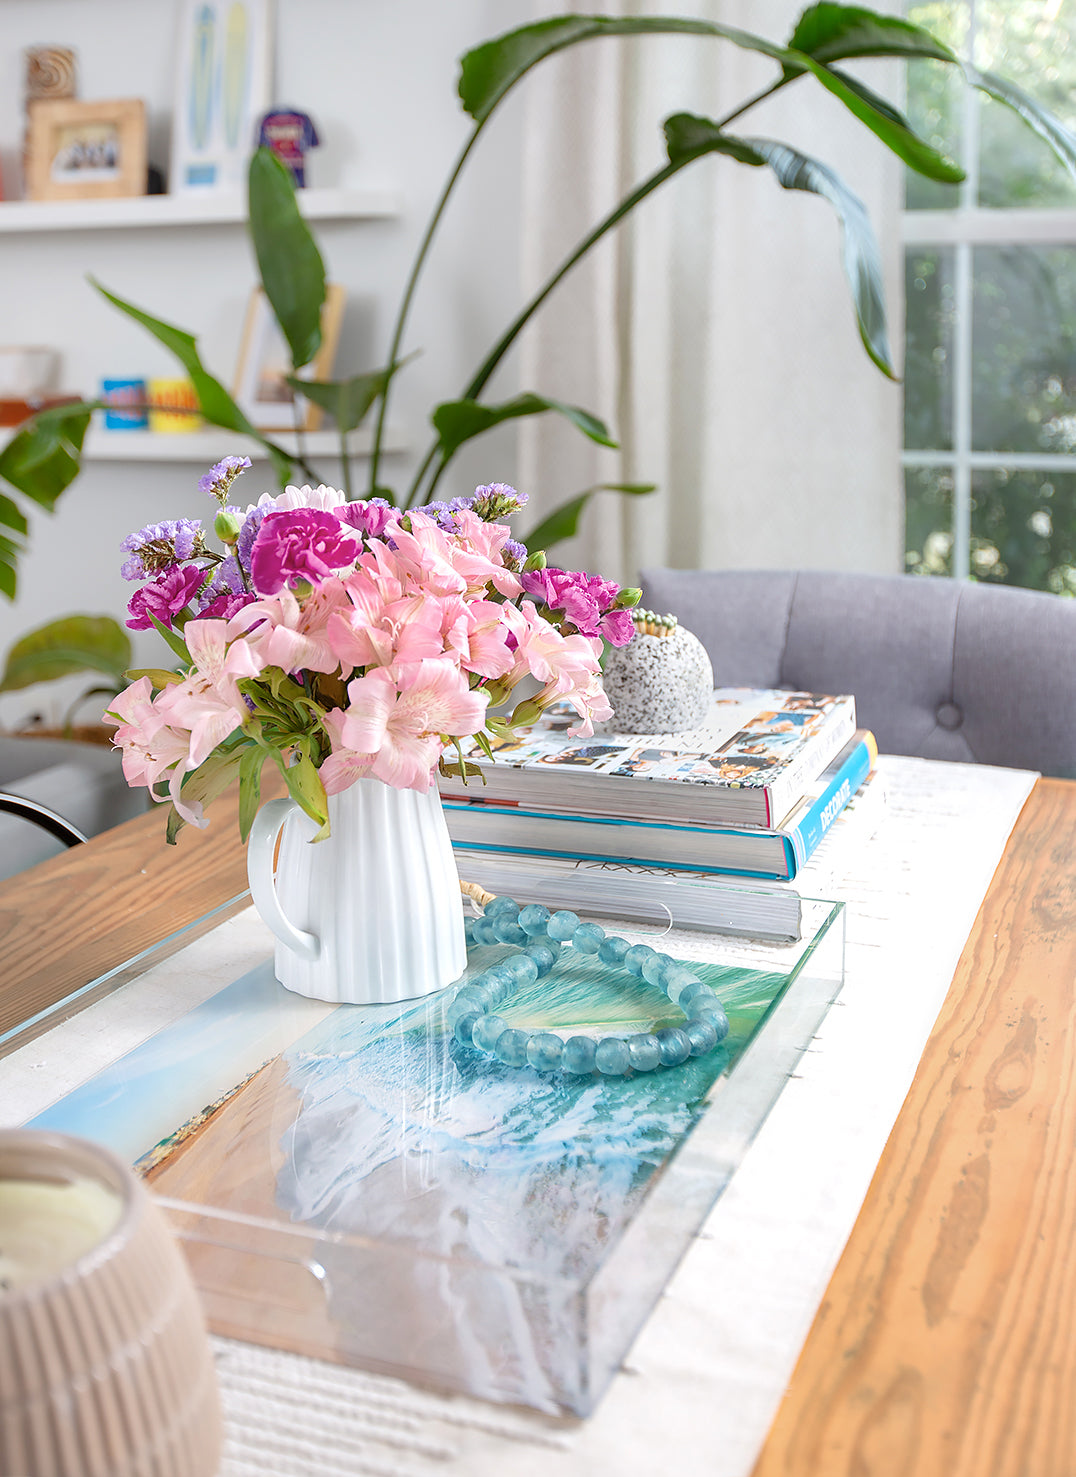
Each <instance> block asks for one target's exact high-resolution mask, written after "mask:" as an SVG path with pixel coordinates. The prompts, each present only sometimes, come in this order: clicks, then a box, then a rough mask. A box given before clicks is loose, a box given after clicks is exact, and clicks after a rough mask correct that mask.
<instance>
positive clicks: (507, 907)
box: [482, 896, 519, 919]
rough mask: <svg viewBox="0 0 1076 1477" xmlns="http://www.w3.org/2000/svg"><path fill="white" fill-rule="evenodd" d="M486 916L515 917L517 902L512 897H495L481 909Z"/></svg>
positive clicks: (517, 910)
mask: <svg viewBox="0 0 1076 1477" xmlns="http://www.w3.org/2000/svg"><path fill="white" fill-rule="evenodd" d="M482 911H483V912H484V913H485V915H486V917H487V918H491V919H492V918H501V917H504V918H517V917H518V916H519V904H518V903H517V902H516V900H515V898H514V897H504V896H502V897H495V898H493V899H492V900H491V901H490V902H488V903H487V904H486V906H485V907H484V908H483V910H482Z"/></svg>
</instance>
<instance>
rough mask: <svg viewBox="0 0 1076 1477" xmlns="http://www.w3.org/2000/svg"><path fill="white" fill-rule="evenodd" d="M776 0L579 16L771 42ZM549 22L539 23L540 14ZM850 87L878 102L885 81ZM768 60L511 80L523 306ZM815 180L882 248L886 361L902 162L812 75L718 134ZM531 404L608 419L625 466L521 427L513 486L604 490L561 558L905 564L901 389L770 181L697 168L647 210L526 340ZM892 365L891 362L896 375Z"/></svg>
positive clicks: (896, 322)
mask: <svg viewBox="0 0 1076 1477" xmlns="http://www.w3.org/2000/svg"><path fill="white" fill-rule="evenodd" d="M801 8H802V6H800V5H798V4H793V3H791V0H695V3H694V4H683V3H680V4H677V3H673V0H645V3H643V0H606V3H604V4H599V5H595V4H594V0H582V3H580V4H575V5H568V6H564V5H562V6H560V7H558V9H559V10H561V11H563V10H564V9H575V10H579V11H584V12H586V13H589V14H593V13H595V12H596V11H600V12H604V13H607V14H659V13H660V14H669V15H675V14H690V15H695V16H700V17H703V18H705V19H708V20H716V21H721V22H723V23H725V24H729V25H733V26H738V27H741V28H743V29H748V30H751V31H753V32H755V33H756V34H760V35H763V36H766V37H768V38H769V39H771V40H775V41H784V40H786V39H787V37H788V36H789V34H790V33H791V30H792V26H793V25H794V22H795V17H796V15H797V14H798V12H799V10H800V9H801ZM549 9H550V7H545V6H542V7H541V10H542V11H543V12H544V13H549ZM862 75H863V76H864V77H865V79H866V80H868V81H869V84H870V85H872V86H874V87H875V88H876V89H877V90H879V91H881V92H883V93H884V94H887V95H889V96H893V95H894V94H893V89H894V85H899V80H900V79H899V72H898V71H897V69H896V68H895V67H893V66H892V65H891V64H889V63H873V64H871V67H870V70H869V71H868V70H867V68H866V67H864V69H863V72H862ZM774 76H775V68H774V64H773V63H771V62H768V61H767V60H766V59H765V58H764V57H760V56H758V55H756V54H754V53H751V52H747V51H744V50H742V49H740V48H739V47H736V46H734V45H732V44H730V43H728V42H725V41H717V40H711V39H708V38H697V37H655V36H647V37H643V38H634V39H629V40H623V39H603V40H598V41H592V42H588V43H586V44H585V45H582V46H577V47H574V48H571V49H569V50H568V51H566V52H564V53H561V54H559V55H558V56H555V57H553V58H551V59H550V60H549V61H548V62H546V63H544V64H543V65H542V66H541V67H539V68H537V69H536V71H535V72H534V73H532V74H531V76H530V78H529V79H528V80H527V82H526V84H525V86H526V88H527V100H526V107H527V117H526V128H525V158H524V220H523V239H524V246H523V268H522V271H523V280H524V289H525V291H526V292H527V294H528V295H529V294H530V293H531V292H533V291H534V290H536V288H537V287H538V285H540V284H541V283H542V282H543V281H545V279H546V278H547V277H548V276H549V275H550V274H551V273H552V271H553V270H555V268H556V266H557V265H558V264H559V263H560V261H561V260H562V259H563V258H564V257H565V256H566V255H567V253H568V252H569V251H570V250H571V248H572V247H573V245H574V244H575V242H576V241H577V240H578V239H580V238H581V237H582V236H583V235H584V234H585V233H586V232H587V231H588V230H589V229H590V228H591V227H592V226H593V225H594V224H595V223H596V222H597V221H598V220H599V219H600V218H601V217H602V216H603V215H604V214H605V213H607V212H608V211H609V210H610V209H612V208H613V206H614V205H615V204H616V202H617V200H618V199H619V198H620V197H621V196H622V195H624V194H625V193H626V192H627V191H628V190H629V189H630V188H631V187H632V186H633V185H634V184H636V183H638V182H639V181H640V180H642V179H644V178H645V177H646V176H647V175H649V174H650V173H652V172H653V171H654V170H655V169H657V168H659V167H660V166H661V164H662V163H663V161H664V155H663V149H662V135H661V128H660V124H661V121H662V120H663V119H664V118H665V117H666V116H667V115H668V114H669V113H672V112H693V113H699V114H702V115H704V116H706V117H709V118H714V119H718V118H721V117H723V116H724V115H725V114H726V113H728V112H730V111H731V110H732V109H733V108H734V107H736V106H737V105H738V104H739V103H740V102H741V101H743V100H745V99H746V98H748V97H749V96H750V95H752V94H753V93H755V92H756V91H759V90H761V89H762V88H764V87H766V86H767V85H768V84H769V83H770V82H771V81H772V80H773V79H774ZM734 127H735V128H737V129H738V130H740V131H741V132H742V133H744V134H745V135H748V136H751V135H758V136H762V137H773V138H777V139H781V140H784V141H786V142H788V143H790V144H792V145H794V146H796V147H798V148H800V149H802V150H803V151H804V152H805V153H808V154H811V155H813V156H815V157H817V158H820V159H822V160H823V161H825V162H827V163H829V164H831V165H832V166H833V167H835V168H836V169H837V171H838V173H840V174H841V175H842V177H843V178H844V179H845V180H846V182H847V183H849V184H850V185H851V186H852V188H853V189H855V191H856V192H857V193H858V194H859V195H860V196H861V198H862V199H863V200H864V202H865V203H866V205H867V208H868V211H869V214H870V216H871V219H872V221H873V223H874V226H875V230H876V231H877V233H878V236H879V240H880V243H881V247H882V253H883V260H884V265H885V274H886V288H887V295H888V302H889V308H890V332H891V338H892V340H893V346H894V353H895V354H899V351H900V342H901V337H902V331H903V318H902V312H901V307H900V303H901V296H900V288H901V267H900V261H901V252H900V240H899V210H900V196H901V167H900V166H899V164H898V163H897V161H896V160H895V159H894V158H893V156H892V155H891V154H890V153H889V152H888V150H886V149H885V148H884V147H883V146H882V145H880V144H879V143H878V142H877V141H876V140H875V139H874V138H873V136H872V135H871V134H869V133H868V132H867V130H866V129H865V128H863V127H862V126H861V125H859V124H857V123H856V122H855V121H854V120H853V119H851V118H850V117H849V115H848V114H847V113H846V111H845V110H844V108H843V107H842V106H841V105H840V104H839V103H838V102H836V100H835V99H833V98H831V97H829V96H828V95H827V94H826V93H825V92H824V91H823V89H822V88H821V87H819V86H818V85H817V84H814V83H813V82H812V81H811V80H810V79H807V78H805V79H801V80H799V81H798V82H796V83H794V84H793V85H791V86H790V87H789V88H787V89H786V90H784V91H783V92H782V93H780V94H778V96H777V97H775V98H774V99H773V100H772V101H767V102H765V103H763V104H761V105H760V106H759V107H757V108H755V109H753V110H752V111H751V113H750V114H749V115H747V116H746V117H745V118H744V119H743V120H742V121H740V122H739V123H737V124H735V125H734ZM521 359H522V362H521V384H522V386H523V387H524V388H527V389H533V390H536V391H538V392H540V393H545V394H550V395H554V396H556V397H558V398H560V399H563V400H567V401H571V402H575V403H578V404H581V405H583V406H584V407H585V408H587V409H589V410H592V411H594V412H595V413H596V414H598V415H600V416H602V418H603V419H605V420H606V422H607V423H608V424H609V426H610V428H611V429H612V430H613V432H614V435H617V436H618V438H619V440H620V450H619V451H611V450H604V449H602V448H599V447H597V446H595V445H593V444H592V443H590V442H588V441H586V440H584V439H583V438H582V437H581V436H580V434H579V433H578V432H577V431H575V430H574V429H573V428H572V427H570V426H569V425H567V424H566V423H563V422H560V421H559V420H557V418H555V417H553V416H543V417H541V418H535V419H534V420H532V421H529V422H525V423H523V427H522V430H521V449H520V457H521V475H520V484H521V486H522V487H524V488H526V489H528V490H529V491H530V492H531V494H532V501H533V504H534V507H535V510H536V511H539V512H544V511H546V510H548V509H549V508H551V507H553V506H555V505H556V504H557V503H558V502H561V501H563V500H564V498H565V497H566V496H568V495H570V494H572V493H575V492H578V491H581V490H582V489H583V488H585V487H589V486H592V485H594V484H596V483H601V482H656V483H658V484H659V489H660V490H659V491H658V492H657V493H655V494H654V495H652V496H651V497H649V498H639V499H636V498H632V499H625V498H620V497H618V496H616V495H614V494H610V493H606V494H602V495H601V496H600V497H598V498H596V499H595V500H594V503H593V504H592V506H591V508H590V509H589V511H588V513H587V514H586V516H585V518H584V523H583V526H582V528H581V532H580V536H579V538H578V539H577V540H575V541H573V542H572V543H571V544H568V545H563V546H561V547H559V548H558V550H557V558H558V562H563V563H565V564H569V565H580V566H583V567H586V566H590V567H593V568H600V569H602V570H603V572H607V573H609V574H615V575H617V576H619V578H621V579H622V580H626V581H631V580H633V579H634V578H635V576H636V573H637V571H638V569H639V568H640V567H643V566H645V565H647V564H671V565H675V566H681V567H701V568H719V567H725V568H732V567H740V568H751V567H753V568H761V567H778V568H834V569H837V568H840V569H863V570H882V571H887V570H898V569H899V568H900V567H901V564H902V532H903V498H902V491H901V482H900V470H899V460H898V458H899V451H900V415H901V399H900V389H899V386H897V385H894V384H892V383H891V382H890V381H888V380H886V379H885V378H884V377H883V375H882V374H881V373H880V371H878V370H877V369H876V368H875V367H874V366H873V365H872V364H871V362H870V361H869V359H868V358H867V356H866V354H865V352H864V350H863V348H862V345H861V343H860V340H859V335H858V332H857V330H856V326H855V319H854V315H853V313H852V309H851V301H850V295H849V290H848V287H847V284H846V282H845V278H844V274H843V271H842V269H841V262H840V237H839V229H838V225H837V221H836V218H835V215H834V213H833V211H832V209H831V207H830V206H829V205H828V204H827V203H826V202H824V201H822V200H819V199H817V198H815V197H813V196H807V195H804V194H802V193H793V192H788V191H784V190H782V189H781V188H780V187H779V186H778V185H777V183H776V181H775V180H774V179H773V177H772V175H770V173H769V171H768V170H762V169H752V168H748V167H746V166H744V165H740V164H737V163H735V162H733V161H732V160H728V159H723V158H716V157H711V158H707V159H703V160H700V161H698V162H696V163H694V164H692V165H690V166H688V168H687V169H685V170H684V171H683V172H681V173H680V174H678V175H677V176H675V177H674V178H673V179H672V180H671V181H670V182H669V183H668V184H666V185H664V186H662V187H661V188H660V189H659V190H658V191H657V192H656V193H655V194H654V195H652V196H651V197H649V199H648V200H646V201H645V202H644V203H643V204H642V205H641V206H640V207H639V208H638V209H637V210H636V211H635V212H634V214H633V215H632V216H631V217H630V219H629V221H628V222H627V223H626V225H625V226H623V227H622V228H621V229H620V230H619V231H617V232H615V233H613V234H612V235H611V236H610V237H606V238H605V240H604V241H603V242H602V243H601V245H600V246H598V247H597V248H596V249H595V250H594V251H593V252H592V253H591V255H590V256H589V257H588V258H587V259H586V260H585V261H584V262H583V263H582V264H581V265H580V266H579V267H578V268H577V269H576V270H575V272H574V273H573V275H572V276H570V277H569V278H567V279H566V280H565V282H564V283H562V284H561V286H560V287H559V288H558V289H557V290H556V292H555V294H554V295H553V296H552V297H551V298H550V299H549V300H548V302H547V303H546V305H545V306H544V307H543V308H542V309H541V311H540V312H539V314H538V315H537V317H536V319H535V320H533V322H532V324H531V326H530V327H529V328H528V330H527V332H526V335H525V336H524V341H523V345H522V355H521ZM898 363H899V360H898Z"/></svg>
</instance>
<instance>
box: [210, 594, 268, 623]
mask: <svg viewBox="0 0 1076 1477" xmlns="http://www.w3.org/2000/svg"><path fill="white" fill-rule="evenodd" d="M257 598H258V597H257V596H256V595H251V594H250V593H249V592H248V591H246V590H242V591H240V592H239V593H238V594H232V593H231V592H230V591H227V590H226V591H225V592H224V593H223V594H221V595H218V596H216V598H215V599H213V600H209V601H207V602H206V604H205V605H203V606H202V608H201V610H199V612H198V619H199V620H200V621H209V620H220V621H230V620H231V618H232V616H233V615H235V613H236V611H238V610H242V609H243V606H244V605H249V604H250V603H251V601H252V600H256V599H257Z"/></svg>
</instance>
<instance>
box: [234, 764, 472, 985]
mask: <svg viewBox="0 0 1076 1477" xmlns="http://www.w3.org/2000/svg"><path fill="white" fill-rule="evenodd" d="M329 821H330V825H331V831H332V834H331V835H330V836H328V837H327V838H326V839H325V840H324V841H312V839H311V838H312V837H313V836H314V834H315V832H316V831H317V827H316V825H315V824H314V822H313V821H312V820H310V818H309V817H308V816H306V815H304V814H303V812H302V811H301V810H300V809H299V807H298V806H297V805H296V804H295V802H294V801H293V800H271V801H269V803H268V804H267V805H263V806H262V808H261V810H260V811H259V812H258V814H257V816H256V817H255V820H254V826H253V828H252V830H251V833H250V841H249V843H248V850H247V874H248V876H249V878H250V891H251V895H252V897H253V898H254V902H255V905H256V906H257V909H258V911H259V912H260V913H261V915H262V917H263V918H264V919H265V921H266V923H268V925H269V927H270V928H271V929H272V930H273V932H274V934H275V935H276V938H277V946H276V955H275V963H276V977H277V979H278V980H279V981H280V983H281V984H282V985H286V986H287V988H288V989H289V990H294V991H295V992H296V993H297V994H299V995H308V996H310V997H311V998H312V999H315V1000H330V1001H340V1002H345V1003H350V1004H355V1005H362V1004H372V1003H374V1002H376V1001H393V1000H411V999H414V998H416V997H417V996H420V995H429V994H432V993H433V992H434V991H435V990H442V989H444V987H445V986H446V985H449V984H451V983H452V981H453V980H454V979H458V978H459V976H460V975H461V974H462V973H463V971H464V968H465V967H466V963H467V945H466V941H465V939H464V933H463V908H462V906H461V901H460V887H459V876H458V873H457V871H456V863H455V861H454V860H453V856H452V843H451V841H450V840H449V835H448V827H447V825H446V824H445V815H444V811H443V809H442V808H441V797H440V795H439V794H438V792H437V786H436V785H431V786H430V788H429V790H426V791H424V792H419V791H418V790H396V789H393V787H392V786H391V785H385V784H382V782H381V781H380V780H374V779H360V780H356V782H355V783H354V784H353V785H351V786H350V787H349V788H348V789H346V790H344V791H342V792H341V793H340V794H339V795H330V797H329ZM281 827H283V834H282V835H280V833H281ZM278 835H280V855H279V859H278V861H277V866H276V875H275V879H274V875H273V852H274V850H275V847H276V840H277V836H278Z"/></svg>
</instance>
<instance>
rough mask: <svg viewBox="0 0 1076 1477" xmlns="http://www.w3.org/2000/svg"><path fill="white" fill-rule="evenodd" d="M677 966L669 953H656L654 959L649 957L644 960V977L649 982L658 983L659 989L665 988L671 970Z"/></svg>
mask: <svg viewBox="0 0 1076 1477" xmlns="http://www.w3.org/2000/svg"><path fill="white" fill-rule="evenodd" d="M675 967H676V966H675V964H674V963H673V961H672V960H671V959H670V958H669V956H668V954H655V955H654V957H653V959H647V960H645V961H644V962H643V979H644V980H646V981H647V983H648V984H651V985H657V986H658V988H659V989H662V990H663V989H664V988H665V981H666V979H667V978H668V974H669V970H670V969H675Z"/></svg>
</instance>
